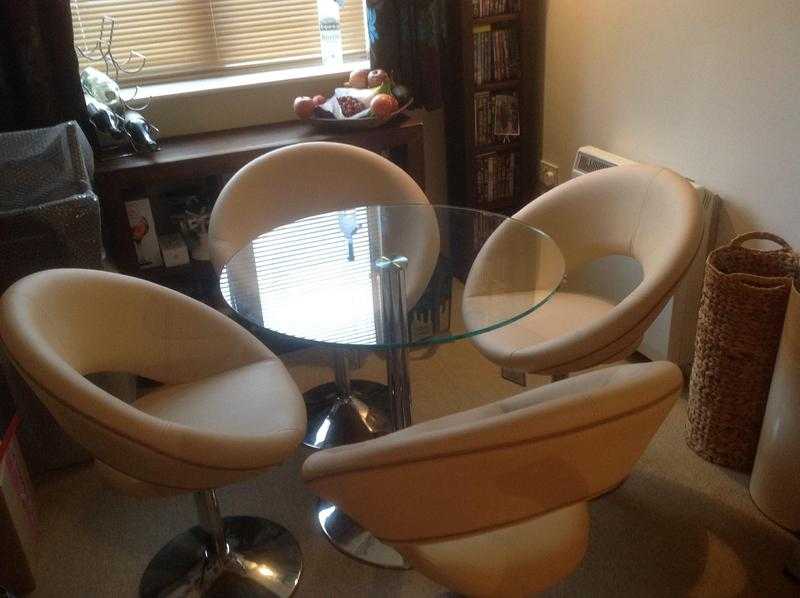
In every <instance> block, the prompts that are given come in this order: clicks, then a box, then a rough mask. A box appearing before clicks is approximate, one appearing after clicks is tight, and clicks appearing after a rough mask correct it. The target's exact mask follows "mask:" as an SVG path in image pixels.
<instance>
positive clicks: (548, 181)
mask: <svg viewBox="0 0 800 598" xmlns="http://www.w3.org/2000/svg"><path fill="white" fill-rule="evenodd" d="M539 183H540V184H541V185H542V186H543V187H545V188H546V189H552V188H553V187H555V186H556V185H558V166H556V165H555V164H553V163H551V162H547V161H546V160H542V161H541V162H539Z"/></svg>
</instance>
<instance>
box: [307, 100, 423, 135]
mask: <svg viewBox="0 0 800 598" xmlns="http://www.w3.org/2000/svg"><path fill="white" fill-rule="evenodd" d="M413 101H414V100H413V99H410V100H408V101H407V102H406V103H405V104H403V105H402V106H400V107H399V108H398V109H397V110H395V111H394V112H392V113H391V114H390V115H389V116H387V117H386V118H377V117H375V116H361V117H358V118H333V117H330V116H328V117H320V116H317V115H316V114H315V115H314V116H312V117H311V118H309V119H308V121H309V122H310V123H311V124H312V125H313V126H314V127H316V128H318V129H323V130H326V131H333V130H336V131H357V130H360V129H374V128H375V127H380V126H381V125H385V124H386V123H388V122H391V121H393V120H395V119H396V118H397V117H398V116H400V115H401V114H403V113H404V112H405V111H406V110H408V107H409V106H411V103H412V102H413Z"/></svg>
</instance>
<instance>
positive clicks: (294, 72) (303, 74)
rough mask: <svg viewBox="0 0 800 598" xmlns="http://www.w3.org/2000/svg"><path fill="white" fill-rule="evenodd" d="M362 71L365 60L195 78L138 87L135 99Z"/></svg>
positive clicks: (205, 92) (126, 91)
mask: <svg viewBox="0 0 800 598" xmlns="http://www.w3.org/2000/svg"><path fill="white" fill-rule="evenodd" d="M364 68H369V61H368V60H359V61H355V62H345V63H344V64H337V65H333V66H307V67H298V68H292V69H283V70H276V71H264V72H260V73H247V74H244V75H226V76H223V77H212V78H206V79H196V80H193V81H177V82H174V83H157V84H152V85H141V86H140V87H139V92H138V93H137V96H136V97H137V98H140V99H143V100H146V99H150V98H169V97H179V96H193V95H206V94H210V93H216V92H223V91H228V90H231V89H251V88H257V87H263V86H266V85H271V84H274V83H283V82H286V81H301V80H307V79H318V78H320V77H328V76H331V75H348V74H349V73H350V71H353V70H355V69H364ZM133 90H134V88H127V89H125V90H123V92H124V94H125V95H130V94H132V93H133Z"/></svg>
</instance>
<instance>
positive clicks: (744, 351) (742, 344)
mask: <svg viewBox="0 0 800 598" xmlns="http://www.w3.org/2000/svg"><path fill="white" fill-rule="evenodd" d="M749 239H767V240H770V241H773V242H775V243H777V244H778V245H780V249H778V250H773V251H762V250H758V249H749V248H747V247H742V243H743V242H744V241H747V240H749ZM797 271H798V258H797V254H796V253H795V252H794V251H793V250H792V248H791V247H790V246H789V244H788V243H787V242H786V241H784V240H783V239H782V238H780V237H778V236H776V235H772V234H769V233H763V232H751V233H747V234H744V235H740V236H738V237H736V238H735V239H734V240H733V241H731V243H730V245H728V246H727V247H721V248H719V249H717V250H715V251H713V252H712V253H711V255H709V256H708V261H707V262H706V273H705V280H704V282H703V294H702V297H701V299H700V312H699V314H698V323H697V340H696V343H695V354H694V364H693V366H692V376H691V381H690V384H689V405H688V416H689V423H688V427H687V434H686V440H687V444H688V445H689V447H691V448H692V450H694V451H695V452H696V453H697V454H698V455H700V456H701V457H703V458H704V459H707V460H708V461H711V462H713V463H717V464H719V465H724V466H726V467H732V468H734V469H738V470H742V471H749V470H750V469H751V468H752V466H753V459H754V458H755V453H756V447H757V445H758V437H759V432H760V429H761V421H762V419H763V417H764V408H765V406H766V401H767V396H768V394H769V387H770V381H771V379H772V370H773V368H774V366H775V358H776V355H777V352H778V344H779V342H780V337H781V330H782V328H783V319H784V315H785V312H786V304H787V301H788V298H789V290H790V288H791V285H792V280H793V278H794V277H795V276H796V275H797Z"/></svg>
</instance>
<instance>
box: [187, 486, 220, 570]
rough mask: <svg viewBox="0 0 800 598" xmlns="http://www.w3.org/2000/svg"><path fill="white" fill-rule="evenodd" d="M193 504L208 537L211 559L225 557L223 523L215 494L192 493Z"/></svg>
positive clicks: (211, 492)
mask: <svg viewBox="0 0 800 598" xmlns="http://www.w3.org/2000/svg"><path fill="white" fill-rule="evenodd" d="M194 504H195V507H196V508H197V518H198V519H199V520H200V527H202V528H203V529H204V530H205V531H206V533H208V536H209V540H210V542H209V547H210V548H211V553H212V554H211V555H210V556H212V557H217V558H220V557H225V556H226V555H227V554H228V543H227V542H226V541H225V522H224V521H223V519H222V513H221V512H220V510H219V501H218V500H217V493H216V492H214V491H213V490H207V491H205V492H195V493H194Z"/></svg>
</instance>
